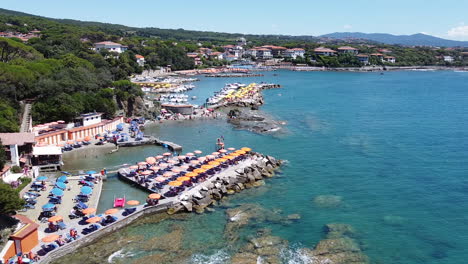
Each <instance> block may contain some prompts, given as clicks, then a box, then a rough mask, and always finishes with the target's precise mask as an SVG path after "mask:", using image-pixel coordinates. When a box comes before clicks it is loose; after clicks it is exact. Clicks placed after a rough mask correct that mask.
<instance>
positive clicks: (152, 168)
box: [150, 166, 160, 171]
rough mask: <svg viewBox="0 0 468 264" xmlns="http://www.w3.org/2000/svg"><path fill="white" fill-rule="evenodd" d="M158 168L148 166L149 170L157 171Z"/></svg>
mask: <svg viewBox="0 0 468 264" xmlns="http://www.w3.org/2000/svg"><path fill="white" fill-rule="evenodd" d="M159 169H160V168H159V167H158V166H153V167H151V168H150V170H152V171H158V170H159Z"/></svg>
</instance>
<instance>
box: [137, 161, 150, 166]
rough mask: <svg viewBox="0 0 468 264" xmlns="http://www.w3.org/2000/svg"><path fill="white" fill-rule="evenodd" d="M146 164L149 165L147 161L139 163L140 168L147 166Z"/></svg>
mask: <svg viewBox="0 0 468 264" xmlns="http://www.w3.org/2000/svg"><path fill="white" fill-rule="evenodd" d="M146 164H148V163H146V162H145V161H140V162H138V166H145V165H146Z"/></svg>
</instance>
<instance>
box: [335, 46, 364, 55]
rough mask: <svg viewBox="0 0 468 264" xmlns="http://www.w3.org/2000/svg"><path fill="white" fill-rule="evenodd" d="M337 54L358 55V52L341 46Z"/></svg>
mask: <svg viewBox="0 0 468 264" xmlns="http://www.w3.org/2000/svg"><path fill="white" fill-rule="evenodd" d="M338 52H339V53H341V54H351V55H357V54H358V53H359V50H358V49H356V48H353V47H349V46H343V47H339V48H338Z"/></svg>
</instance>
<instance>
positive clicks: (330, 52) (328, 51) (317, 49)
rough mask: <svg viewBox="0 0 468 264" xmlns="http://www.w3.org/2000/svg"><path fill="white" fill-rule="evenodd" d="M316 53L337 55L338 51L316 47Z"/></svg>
mask: <svg viewBox="0 0 468 264" xmlns="http://www.w3.org/2000/svg"><path fill="white" fill-rule="evenodd" d="M314 53H315V55H319V56H335V54H336V51H335V50H332V49H329V48H324V47H318V48H316V49H314Z"/></svg>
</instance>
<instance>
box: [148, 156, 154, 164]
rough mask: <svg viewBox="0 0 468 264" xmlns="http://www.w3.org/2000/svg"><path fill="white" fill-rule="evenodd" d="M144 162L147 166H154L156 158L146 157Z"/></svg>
mask: <svg viewBox="0 0 468 264" xmlns="http://www.w3.org/2000/svg"><path fill="white" fill-rule="evenodd" d="M146 162H147V163H148V164H155V163H156V158H154V157H147V158H146Z"/></svg>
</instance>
